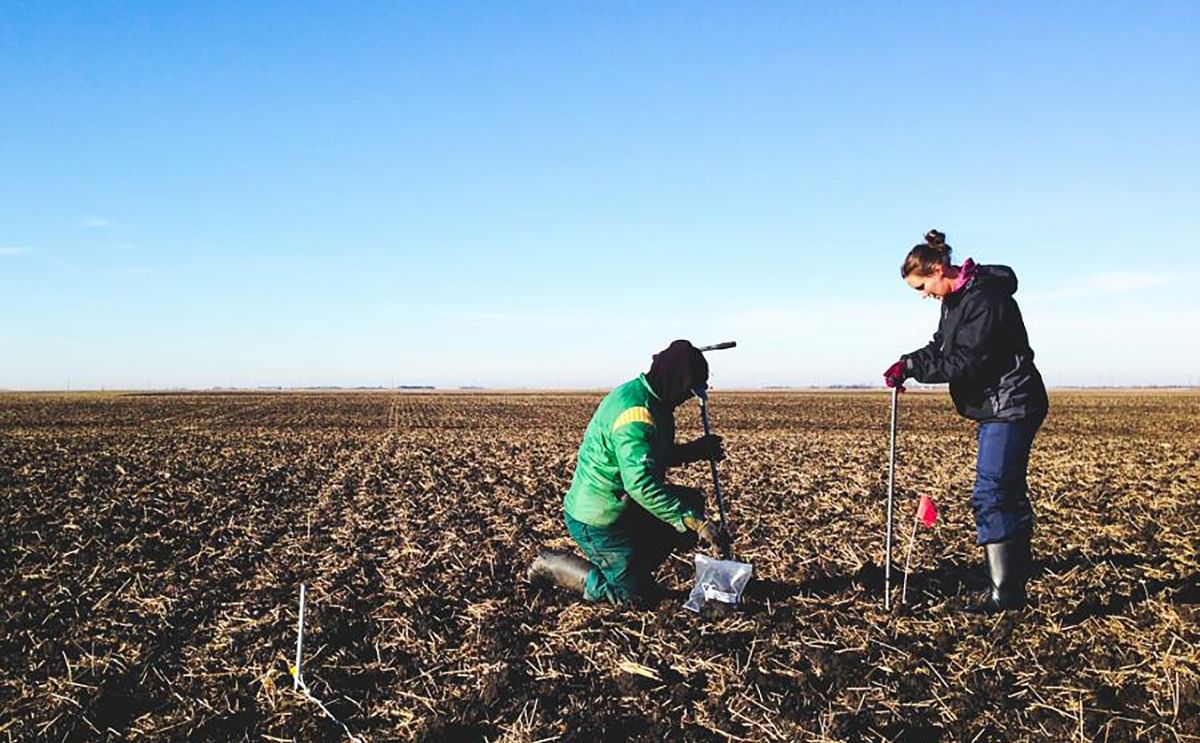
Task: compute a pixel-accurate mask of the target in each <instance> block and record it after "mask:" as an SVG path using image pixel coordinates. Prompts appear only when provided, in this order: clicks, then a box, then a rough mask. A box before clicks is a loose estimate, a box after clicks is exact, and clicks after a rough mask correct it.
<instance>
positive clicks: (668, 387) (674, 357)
mask: <svg viewBox="0 0 1200 743" xmlns="http://www.w3.org/2000/svg"><path fill="white" fill-rule="evenodd" d="M646 379H648V380H649V381H650V387H651V388H653V389H654V392H655V393H656V394H657V395H658V398H659V399H660V400H662V401H663V402H665V403H666V404H668V405H670V406H671V407H672V408H675V407H678V406H679V405H680V404H681V403H683V402H685V401H686V400H687V399H688V398H690V397H691V396H692V388H693V387H697V386H701V385H704V384H706V383H707V382H708V361H707V360H705V358H704V354H702V353H700V350H699V349H697V348H696V347H695V346H693V345H692V344H691V343H689V342H688V341H683V340H680V341H673V342H672V343H671V345H669V346H667V347H666V348H664V349H663V350H661V351H659V352H658V353H656V354H654V360H653V361H651V362H650V371H648V372H646Z"/></svg>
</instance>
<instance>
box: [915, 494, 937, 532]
mask: <svg viewBox="0 0 1200 743" xmlns="http://www.w3.org/2000/svg"><path fill="white" fill-rule="evenodd" d="M917 518H918V519H920V520H921V523H922V524H925V526H933V523H934V522H935V521H937V506H935V505H934V504H933V500H932V499H931V498H930V497H929V496H928V495H922V496H921V502H920V503H918V504H917Z"/></svg>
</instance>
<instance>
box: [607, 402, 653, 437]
mask: <svg viewBox="0 0 1200 743" xmlns="http://www.w3.org/2000/svg"><path fill="white" fill-rule="evenodd" d="M626 423H645V424H646V425H649V426H653V425H654V418H652V417H650V410H649V409H648V408H643V407H640V406H639V407H636V408H630V409H628V410H626V411H625V412H624V413H621V414H620V415H618V416H617V419H616V420H615V421H613V424H612V430H614V431H615V430H617V429H618V428H620V427H621V426H623V425H625V424H626Z"/></svg>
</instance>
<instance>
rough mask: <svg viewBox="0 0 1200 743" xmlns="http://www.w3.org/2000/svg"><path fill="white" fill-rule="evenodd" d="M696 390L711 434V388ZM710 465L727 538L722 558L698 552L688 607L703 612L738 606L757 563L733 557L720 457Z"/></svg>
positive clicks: (705, 348) (731, 343) (718, 345)
mask: <svg viewBox="0 0 1200 743" xmlns="http://www.w3.org/2000/svg"><path fill="white" fill-rule="evenodd" d="M736 345H737V343H736V342H735V341H726V342H724V343H716V344H713V345H711V346H703V347H701V348H700V350H701V351H709V350H717V349H725V348H733V347H734V346H736ZM692 392H693V393H694V394H695V395H696V399H697V400H699V401H700V418H701V420H702V421H703V423H704V435H705V436H711V435H712V424H711V423H710V421H709V417H708V390H707V389H706V388H704V387H697V388H696V389H694V390H692ZM708 466H709V471H710V472H711V473H712V481H713V496H714V497H715V498H716V501H717V512H718V514H719V516H720V519H721V531H722V532H724V533H725V536H726V541H725V544H724V545H723V547H722V549H721V558H720V559H715V558H712V557H708V556H707V555H702V554H700V553H696V586H695V588H693V589H692V592H691V594H690V595H689V596H688V600H687V603H685V604H684V607H686V608H688V609H691V610H692V611H695V612H700V611H701V610H702V609H705V608H706V607H708V606H712V607H713V608H717V606H716V605H713V604H711V603H710V602H717V604H719V605H721V606H722V608H721V609H718V611H717V612H716V613H722V611H723V610H728V609H730V608H732V607H736V606H737V605H738V604H739V603H740V602H741V600H742V591H744V590H745V588H746V584H747V583H749V582H750V577H751V576H752V575H753V574H754V567H753V566H752V565H750V563H746V562H737V561H736V560H734V559H733V546H732V539H730V534H729V523H728V520H727V519H726V515H725V513H726V512H725V498H724V496H722V494H721V481H720V479H719V478H718V477H717V460H716V458H710V459H709V460H708Z"/></svg>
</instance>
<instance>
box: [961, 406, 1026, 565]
mask: <svg viewBox="0 0 1200 743" xmlns="http://www.w3.org/2000/svg"><path fill="white" fill-rule="evenodd" d="M1042 420H1043V416H1039V417H1037V418H1031V419H1029V420H1021V421H1012V422H1008V421H1003V422H1001V421H993V422H988V423H980V424H979V430H978V440H979V455H978V460H977V461H976V464H975V491H974V493H973V494H972V496H971V505H972V507H973V508H974V509H975V533H976V542H977V543H978V544H990V543H992V542H1001V541H1004V540H1006V539H1009V538H1011V537H1012V536H1013V535H1015V534H1017V533H1019V532H1022V531H1029V530H1032V528H1033V506H1032V504H1031V503H1030V502H1029V485H1028V483H1027V481H1026V475H1027V474H1028V472H1029V450H1030V449H1031V448H1033V437H1034V436H1036V435H1037V432H1038V428H1040V427H1041V425H1042Z"/></svg>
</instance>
